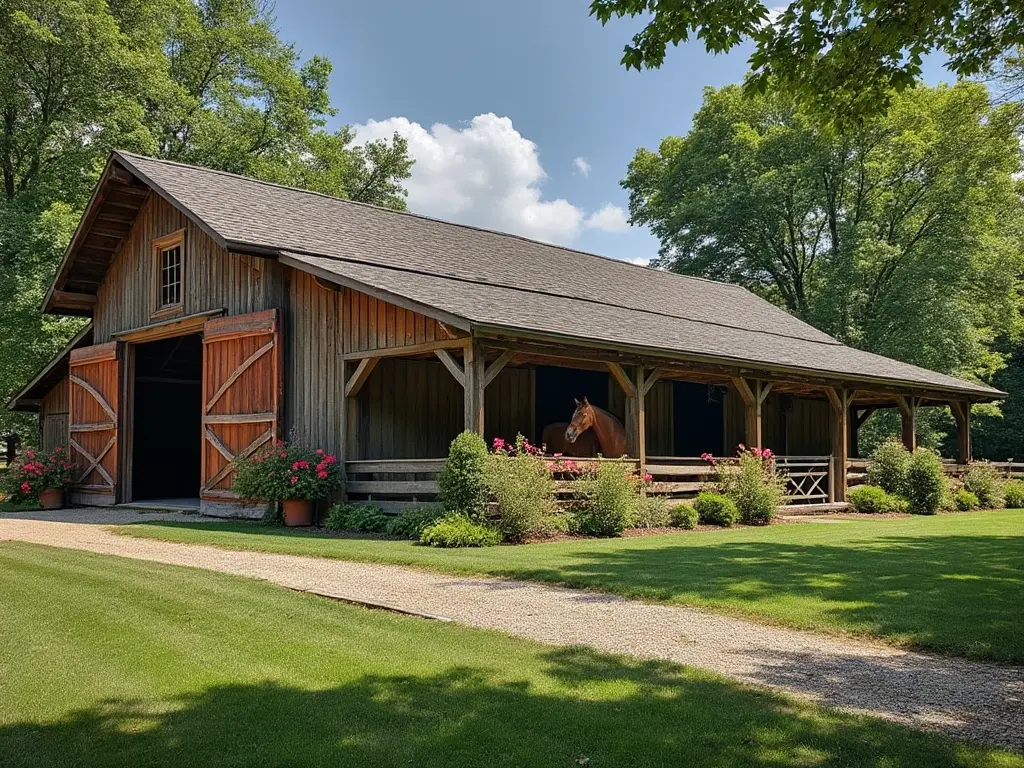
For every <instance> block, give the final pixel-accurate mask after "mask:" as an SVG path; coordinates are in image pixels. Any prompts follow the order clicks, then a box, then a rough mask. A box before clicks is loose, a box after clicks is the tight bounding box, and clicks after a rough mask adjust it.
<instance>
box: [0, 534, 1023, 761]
mask: <svg viewBox="0 0 1024 768" xmlns="http://www.w3.org/2000/svg"><path fill="white" fill-rule="evenodd" d="M0 594H3V596H4V598H3V611H0V637H2V638H3V642H0V763H2V764H3V765H4V766H5V768H6V767H7V766H10V767H11V768H14V767H16V766H17V767H20V766H40V767H43V766H45V767H46V768H51V767H53V766H71V765H74V766H85V767H89V766H103V767H104V768H107V767H114V768H116V766H131V767H132V768H137V767H139V766H153V765H166V766H176V767H177V766H196V767H201V766H211V767H213V766H216V767H217V768H222V767H223V766H241V765H261V766H277V765H281V766H284V765H288V766H320V765H323V766H343V765H344V766H360V768H362V767H363V766H397V765H414V766H449V765H465V766H477V765H481V766H484V765H486V766H503V765H507V766H533V765H536V766H566V768H573V766H577V765H589V766H667V765H700V766H723V767H725V766H744V765H751V766H752V765H761V766H764V765H768V766H783V765H808V766H810V765H813V766H883V765H884V766H887V767H889V768H902V767H904V766H935V765H943V766H1024V757H1022V756H1020V755H1017V754H1013V753H1009V752H1004V751H1000V750H994V749H988V748H985V747H982V746H974V745H967V744H961V743H955V742H952V741H949V740H947V739H944V738H941V737H938V736H934V735H927V734H923V733H918V732H916V731H911V730H909V729H906V728H904V727H901V726H897V725H893V724H889V723H885V722H882V721H877V720H872V719H870V718H865V717H859V716H853V715H846V714H840V713H835V712H830V711H827V710H823V709H820V708H818V707H815V706H813V705H811V704H805V703H802V702H796V701H794V700H791V699H789V698H786V697H782V696H779V695H775V694H770V693H764V692H759V691H754V690H751V689H747V688H744V687H742V686H739V685H736V684H733V683H730V682H727V681H725V680H722V679H720V678H718V677H715V676H713V675H710V674H705V673H701V672H697V671H693V670H688V669H683V668H680V667H677V666H673V665H669V664H661V663H651V662H638V661H631V660H627V659H624V658H618V657H614V656H608V655H603V654H599V653H597V652H594V651H590V650H584V649H566V648H551V647H548V646H542V645H539V644H535V643H530V642H526V641H523V640H518V639H513V638H509V637H506V636H503V635H500V634H498V633H493V632H485V631H482V630H474V629H468V628H465V627H460V626H457V625H450V624H440V623H436V622H428V621H424V620H419V619H412V618H407V617H399V616H392V615H390V614H382V613H379V612H373V611H369V610H365V609H360V608H355V607H352V606H346V605H340V604H336V603H332V602H330V601H327V600H323V599H320V598H315V597H312V596H309V595H301V594H296V593H293V592H289V591H287V590H285V589H282V588H279V587H275V586H272V585H269V584H266V583H263V582H258V581H255V580H247V579H242V578H239V577H234V576H228V575H224V574H217V573H211V572H206V571H201V570H193V569H186V568H178V567H173V566H164V565H158V564H153V563H144V562H139V561H132V560H127V559H119V558H112V557H105V556H101V555H94V554H91V553H83V552H72V551H66V550H57V549H49V548H45V547H37V546H32V545H26V544H20V543H5V544H0Z"/></svg>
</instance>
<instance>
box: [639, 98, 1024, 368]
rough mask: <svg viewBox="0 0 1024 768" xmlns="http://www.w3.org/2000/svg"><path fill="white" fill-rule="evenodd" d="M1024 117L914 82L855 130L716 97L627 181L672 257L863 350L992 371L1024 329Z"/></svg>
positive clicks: (677, 265)
mask: <svg viewBox="0 0 1024 768" xmlns="http://www.w3.org/2000/svg"><path fill="white" fill-rule="evenodd" d="M1021 119H1022V118H1021V109H1020V107H1019V106H1018V105H1014V104H1009V105H1003V106H1000V107H994V106H992V105H991V104H990V102H989V99H988V96H987V93H986V91H985V89H984V87H983V86H980V85H975V84H960V85H957V86H954V87H946V86H942V87H938V88H926V87H919V88H916V89H914V90H912V91H908V92H906V93H904V94H902V95H900V96H898V97H896V99H895V100H894V101H893V104H892V107H891V109H890V111H889V113H888V114H887V115H886V116H885V117H883V118H880V119H879V120H877V121H873V122H872V123H871V124H870V125H868V126H865V127H862V128H860V129H858V130H856V131H852V132H848V133H845V134H839V133H837V132H834V131H832V130H830V129H828V128H822V127H820V125H819V124H818V123H817V122H816V121H814V120H813V119H811V118H810V117H809V115H808V113H807V111H806V110H805V109H803V108H801V107H799V106H797V105H796V104H795V103H794V102H793V100H792V99H790V98H788V97H786V96H784V95H779V94H777V93H770V94H765V95H761V96H755V97H748V96H747V95H746V94H745V93H744V92H743V90H742V89H741V88H739V87H736V86H730V87H726V88H723V89H720V90H714V89H709V90H707V91H706V92H705V99H704V105H703V107H702V108H701V110H700V111H699V112H698V113H697V114H696V116H695V117H694V121H693V127H692V129H691V131H690V132H689V134H687V135H686V136H683V137H669V138H666V139H665V140H664V141H663V142H662V143H661V146H660V147H659V150H658V151H657V152H650V151H648V150H645V149H641V150H639V151H638V152H637V153H636V156H635V157H634V159H633V161H632V162H631V163H630V165H629V171H628V174H627V176H626V178H625V180H624V181H623V185H624V186H625V187H626V188H627V189H628V190H629V193H630V213H631V216H632V221H633V222H634V223H639V224H647V225H649V226H650V227H651V230H652V231H653V232H654V234H655V235H656V236H657V237H658V238H659V239H660V241H661V250H660V259H659V263H660V265H661V266H663V267H667V268H669V269H672V270H674V271H677V272H681V273H684V274H691V275H700V276H704V277H710V278H715V279H719V280H728V281H731V282H736V283H740V284H742V285H745V286H747V287H749V288H751V289H752V290H754V291H755V292H757V293H759V294H761V295H762V296H765V297H767V298H769V299H770V300H773V301H775V302H777V303H778V304H780V305H782V306H784V307H785V308H786V309H788V310H789V311H790V312H792V313H793V314H795V315H796V316H798V317H800V318H802V319H804V320H806V321H807V322H809V323H811V324H813V325H815V326H817V327H819V328H821V329H823V330H825V331H826V332H828V333H830V334H831V335H833V336H835V337H836V338H838V339H840V340H842V341H843V342H845V343H848V344H851V345H853V346H857V347H861V348H863V349H867V350H870V351H872V352H876V353H879V354H883V355H888V356H891V357H895V358H897V359H901V360H905V361H908V362H912V363H916V364H919V365H923V366H925V367H928V368H932V369H934V370H938V371H944V372H949V373H956V374H961V375H966V376H969V377H975V378H981V379H985V378H988V377H990V376H991V374H992V373H993V372H994V371H995V370H997V369H998V368H999V367H1000V366H1001V365H1002V361H1003V355H1001V354H1000V353H999V351H998V350H995V349H993V342H994V340H995V339H996V338H997V337H998V336H1000V335H1004V336H1007V337H1014V336H1015V335H1016V334H1017V332H1018V330H1019V328H1018V326H1019V323H1020V313H1019V307H1020V293H1019V290H1020V282H1019V276H1020V273H1021V268H1022V255H1021V248H1020V246H1021V231H1022V230H1021V224H1022V219H1021V215H1020V202H1021V201H1020V195H1019V188H1018V187H1019V183H1018V182H1017V181H1016V180H1015V174H1016V173H1017V172H1018V171H1019V170H1020V164H1021V156H1020V147H1019V144H1018V131H1019V129H1020V125H1021Z"/></svg>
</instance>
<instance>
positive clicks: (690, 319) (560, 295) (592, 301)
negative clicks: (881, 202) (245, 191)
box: [280, 248, 847, 347]
mask: <svg viewBox="0 0 1024 768" xmlns="http://www.w3.org/2000/svg"><path fill="white" fill-rule="evenodd" d="M280 253H282V254H294V255H296V256H311V257H313V258H317V259H328V260H330V261H340V262H344V263H346V264H359V265H362V266H366V267H373V268H375V269H386V270H390V271H392V272H404V273H407V274H412V275H422V276H425V277H436V278H440V279H442V280H452V281H455V282H459V283H467V284H469V285H486V286H491V287H493V288H504V289H505V290H507V291H519V292H521V293H533V294H537V295H539V296H550V297H552V298H556V299H571V300H573V301H582V302H586V303H588V304H595V305H597V306H599V307H615V308H617V309H628V310H629V311H631V312H643V313H644V314H648V315H655V316H657V317H669V318H672V319H674V320H685V321H687V322H690V323H697V324H699V325H713V326H715V327H717V328H729V329H730V330H733V331H743V332H744V333H760V334H764V335H766V336H775V337H777V338H782V339H791V340H794V341H806V342H809V343H812V344H822V345H824V346H828V347H846V346H847V345H846V344H843V343H842V342H841V341H839V340H838V339H834V338H832V337H831V336H827V334H826V337H827V338H828V339H829V340H828V341H825V340H823V339H809V338H806V337H804V336H791V335H790V334H788V333H778V332H776V331H765V330H763V329H761V328H743V327H742V326H738V325H728V324H727V323H719V322H716V321H714V320H700V319H697V318H693V317H686V316H684V315H670V314H667V313H665V312H658V311H656V310H653V309H645V308H639V307H622V305H621V304H615V303H613V302H610V301H598V300H597V299H591V298H587V297H584V296H569V295H567V294H564V293H553V292H551V291H543V290H540V289H537V288H523V287H521V286H516V285H507V284H505V283H495V282H487V281H484V280H477V279H474V278H469V277H459V276H457V275H445V274H440V273H438V272H425V271H423V270H421V269H412V268H410V267H398V266H388V265H384V264H377V263H375V262H372V261H362V260H360V259H347V258H345V257H343V256H332V255H330V254H326V253H317V252H315V251H300V250H297V249H294V248H292V249H282V250H281V251H280ZM811 327H812V328H813V327H814V326H811Z"/></svg>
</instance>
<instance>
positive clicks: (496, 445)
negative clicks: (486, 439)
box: [491, 437, 505, 453]
mask: <svg viewBox="0 0 1024 768" xmlns="http://www.w3.org/2000/svg"><path fill="white" fill-rule="evenodd" d="M491 450H492V451H494V452H495V453H497V452H498V451H504V450H505V441H504V440H503V439H502V438H500V437H496V438H494V442H493V443H491Z"/></svg>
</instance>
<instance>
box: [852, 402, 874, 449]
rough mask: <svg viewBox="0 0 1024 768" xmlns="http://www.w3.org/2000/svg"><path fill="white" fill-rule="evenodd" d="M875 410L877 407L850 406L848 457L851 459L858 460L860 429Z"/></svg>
mask: <svg viewBox="0 0 1024 768" xmlns="http://www.w3.org/2000/svg"><path fill="white" fill-rule="evenodd" d="M877 410H878V406H877V405H868V406H865V407H863V408H855V407H854V406H852V405H851V406H850V456H851V457H852V458H860V436H859V433H860V428H861V427H862V426H864V422H865V421H867V420H868V417H869V416H871V414H873V413H874V412H875V411H877Z"/></svg>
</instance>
